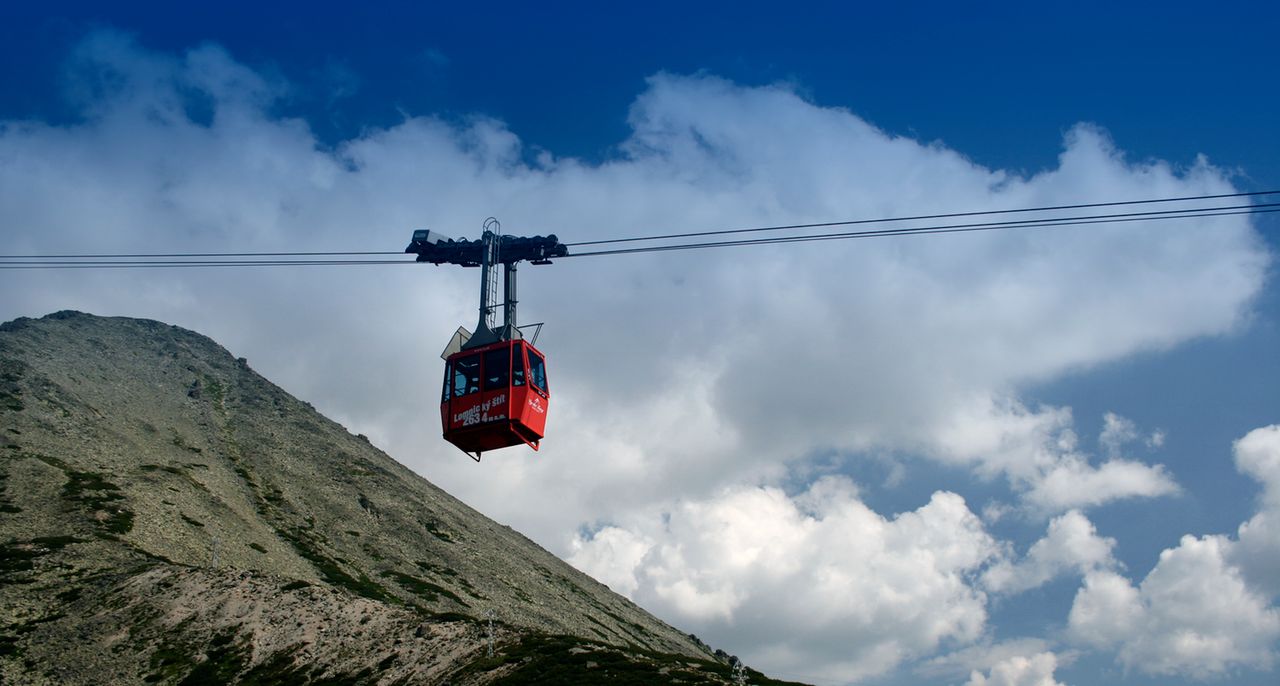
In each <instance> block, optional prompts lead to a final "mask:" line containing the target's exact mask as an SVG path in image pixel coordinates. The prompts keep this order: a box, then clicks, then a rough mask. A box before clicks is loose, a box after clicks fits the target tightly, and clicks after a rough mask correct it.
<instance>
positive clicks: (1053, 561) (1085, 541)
mask: <svg viewBox="0 0 1280 686" xmlns="http://www.w3.org/2000/svg"><path fill="white" fill-rule="evenodd" d="M1115 545H1116V541H1115V539H1113V538H1104V537H1102V536H1099V535H1098V532H1097V529H1095V528H1094V526H1093V522H1090V521H1089V519H1088V518H1087V517H1085V516H1084V515H1083V514H1081V513H1080V512H1078V511H1076V510H1072V511H1070V512H1068V513H1066V514H1064V515H1062V516H1060V517H1056V518H1054V519H1053V520H1052V521H1050V522H1049V530H1048V532H1047V533H1046V534H1045V536H1044V538H1041V539H1040V540H1038V541H1036V542H1035V543H1034V544H1032V546H1031V549H1030V550H1028V551H1027V554H1026V557H1025V558H1023V559H1022V560H1020V561H1017V562H1011V561H1008V560H1001V561H1000V562H999V563H997V564H994V565H992V566H991V567H990V568H988V569H987V570H986V572H984V573H983V577H982V581H983V585H984V586H985V587H986V588H987V589H989V590H991V591H995V592H999V593H1019V592H1021V591H1025V590H1027V589H1031V588H1035V587H1037V586H1040V585H1043V584H1045V583H1046V582H1048V581H1050V580H1052V579H1054V578H1056V577H1058V576H1060V575H1062V574H1064V573H1068V572H1074V573H1079V574H1082V575H1083V574H1086V573H1088V572H1090V571H1093V570H1096V569H1107V568H1110V567H1112V566H1114V565H1115V560H1114V559H1113V558H1112V550H1113V549H1114V548H1115Z"/></svg>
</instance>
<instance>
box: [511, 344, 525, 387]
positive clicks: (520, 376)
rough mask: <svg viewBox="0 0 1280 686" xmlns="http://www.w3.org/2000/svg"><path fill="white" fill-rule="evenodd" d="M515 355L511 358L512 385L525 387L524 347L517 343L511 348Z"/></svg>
mask: <svg viewBox="0 0 1280 686" xmlns="http://www.w3.org/2000/svg"><path fill="white" fill-rule="evenodd" d="M511 350H512V352H514V353H515V354H514V355H512V356H511V385H512V386H523V385H524V345H523V344H520V343H517V344H516V345H515V346H514V347H512V348H511Z"/></svg>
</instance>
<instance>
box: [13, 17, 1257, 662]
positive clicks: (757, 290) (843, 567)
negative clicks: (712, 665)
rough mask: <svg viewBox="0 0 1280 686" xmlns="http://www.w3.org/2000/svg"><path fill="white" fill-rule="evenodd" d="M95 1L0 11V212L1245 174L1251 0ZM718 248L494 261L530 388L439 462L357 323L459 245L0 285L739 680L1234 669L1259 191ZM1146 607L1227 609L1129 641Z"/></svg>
mask: <svg viewBox="0 0 1280 686" xmlns="http://www.w3.org/2000/svg"><path fill="white" fill-rule="evenodd" d="M104 7H105V6H99V5H88V4H86V5H83V6H82V5H77V4H75V3H62V4H59V5H57V6H56V8H55V9H49V8H46V7H42V8H39V9H37V8H35V7H20V8H16V9H12V10H10V12H9V14H10V17H11V19H12V20H11V21H6V22H4V24H3V26H0V174H2V175H3V176H0V179H3V181H2V182H0V213H2V214H0V216H3V217H4V225H5V227H6V229H5V232H6V234H8V236H9V237H10V239H11V240H7V241H6V242H7V243H9V244H11V245H14V246H18V247H19V248H21V249H29V250H48V251H53V250H58V251H74V250H76V249H79V248H80V247H81V246H84V247H85V248H89V247H92V248H93V249H101V250H102V251H106V252H111V251H120V252H128V251H135V250H148V251H149V250H168V249H175V250H185V249H192V250H195V249H207V250H220V249H222V250H238V249H261V250H269V249H297V247H298V246H299V245H301V244H303V243H304V242H305V243H306V244H307V245H308V246H315V247H317V248H318V247H320V246H323V247H326V248H332V249H351V250H366V249H375V250H376V249H391V250H396V249H399V248H400V247H402V244H403V243H404V242H405V239H406V238H407V236H408V235H409V232H410V231H411V229H412V228H416V227H419V226H423V225H430V226H431V227H432V228H438V229H440V230H442V231H444V232H445V233H446V234H452V235H469V236H473V235H474V234H475V233H476V232H477V229H478V227H479V224H480V222H481V221H482V220H483V218H484V217H486V216H488V215H491V214H494V215H497V216H499V217H500V218H501V219H502V220H503V223H504V226H507V227H509V228H508V230H511V231H513V232H516V233H543V232H546V231H555V232H557V233H559V234H560V235H561V236H562V238H564V239H566V240H569V241H572V240H586V239H589V238H591V237H596V236H619V235H634V234H643V233H651V232H665V231H668V230H680V229H715V228H725V227H729V226H743V225H762V224H770V223H783V222H790V221H821V220H832V219H855V218H864V217H871V216H885V215H895V214H897V215H906V214H917V213H921V212H935V211H943V212H944V211H959V210H968V209H973V208H978V207H1013V206H1026V205H1043V204H1055V203H1066V202H1080V201H1091V200H1110V199H1136V198H1145V197H1157V196H1161V195H1170V194H1172V195H1180V194H1181V195H1191V194H1197V193H1200V192H1216V191H1221V190H1223V189H1226V190H1236V191H1259V190H1275V189H1280V136H1278V135H1277V134H1276V132H1275V122H1276V117H1275V112H1276V111H1277V110H1278V109H1280V108H1278V107H1277V106H1278V105H1280V102H1278V101H1280V97H1278V96H1277V95H1276V92H1275V89H1274V88H1271V87H1270V86H1269V83H1270V80H1273V78H1274V74H1275V73H1276V67H1277V66H1280V64H1277V63H1278V62H1280V57H1277V51H1276V50H1275V48H1274V38H1273V36H1272V35H1271V34H1272V33H1273V32H1274V28H1275V27H1276V26H1277V19H1280V17H1278V16H1277V15H1278V14H1280V12H1278V11H1277V10H1276V9H1275V8H1274V7H1273V6H1270V5H1268V4H1265V3H1227V4H1225V5H1223V6H1220V7H1215V8H1214V9H1213V10H1207V9H1205V8H1204V7H1203V6H1202V5H1198V4H1192V3H1170V4H1166V5H1162V6H1161V7H1160V8H1159V9H1158V10H1157V9H1155V8H1154V7H1149V6H1146V5H1125V6H1119V7H1117V6H1113V5H1110V4H1103V3H1083V4H1073V5H1071V6H1065V5H1063V6H1045V5H1035V6H1023V5H1021V4H988V5H982V6H979V7H970V6H957V5H944V4H941V3H939V4H911V5H903V6H901V7H893V8H888V7H872V8H865V7H854V6H850V5H848V4H845V3H803V4H797V5H788V6H785V7H782V6H779V5H776V4H770V3H691V4H690V5H689V6H675V5H663V4H657V5H654V4H648V5H644V6H636V7H629V8H611V9H610V11H609V12H608V13H604V12H600V11H599V10H596V9H594V8H593V7H592V6H591V5H588V4H585V3H583V4H576V3H565V4H557V5H555V6H554V7H551V8H544V7H535V6H532V5H523V4H515V3H511V4H495V5H486V6H483V7H477V8H474V9H467V8H461V7H454V6H441V7H427V6H422V5H420V4H418V3H384V4H381V5H378V6H376V7H372V6H371V7H364V8H358V9H350V10H344V11H343V12H342V13H339V12H336V11H326V10H319V11H317V10H315V9H314V8H309V7H305V6H302V5H294V4H282V5H268V6H235V5H233V6H231V7H228V6H226V5H223V6H219V7H218V8H217V9H216V10H215V9H212V8H203V7H193V8H176V7H174V6H172V5H167V4H162V3H135V4H129V5H128V6H126V7H110V8H104ZM1200 156H1203V158H1204V160H1205V161H1198V160H1199V159H1200ZM5 186H8V188H7V189H6V188H5ZM1103 196H1106V197H1103ZM68 198H71V199H72V200H68ZM913 241H914V242H913ZM752 250H755V251H758V252H750V251H747V252H741V253H738V252H732V251H712V252H714V253H715V254H699V255H693V254H688V255H679V256H673V257H662V258H653V259H649V258H605V259H603V260H590V261H588V260H583V261H582V262H575V261H562V262H561V263H560V264H558V265H556V266H554V267H551V268H548V269H546V270H542V269H537V270H535V269H532V268H529V269H526V270H522V272H521V273H522V275H523V276H524V278H523V280H522V303H521V304H522V308H523V311H524V312H525V313H526V314H527V316H530V317H534V318H536V319H542V318H545V319H546V320H547V321H548V330H547V333H546V334H545V338H544V339H543V342H542V345H543V347H544V350H546V351H547V352H548V355H549V358H550V364H551V373H552V378H553V384H556V385H555V386H554V387H555V388H556V389H557V395H556V402H557V405H556V407H555V408H554V409H553V410H552V412H553V422H558V423H553V424H552V426H551V429H552V431H553V432H554V433H553V434H552V435H551V436H550V437H549V439H548V441H547V444H546V447H545V448H544V450H543V451H542V452H541V453H539V454H538V456H536V457H531V456H529V455H526V454H521V453H520V452H518V451H504V452H503V453H501V454H495V455H493V456H491V457H486V458H485V461H484V462H482V463H481V464H480V465H474V464H471V463H469V462H467V461H465V460H463V459H461V456H458V455H456V453H455V452H453V451H452V450H451V449H448V448H447V446H444V445H442V444H441V443H440V441H439V439H438V433H437V432H438V429H436V428H435V427H434V426H433V425H432V423H433V422H434V421H435V420H434V419H433V417H434V415H435V410H434V409H433V404H434V402H435V400H434V396H435V394H436V389H437V383H438V381H437V379H436V378H435V376H437V375H438V373H439V372H438V371H434V370H435V367H434V366H433V367H431V369H432V370H433V371H430V372H429V373H428V374H426V377H427V378H426V379H425V380H423V381H421V382H419V381H416V380H414V379H413V378H412V377H410V376H407V375H405V374H404V370H403V366H402V365H401V364H400V363H399V360H402V359H403V357H404V355H405V351H406V350H415V351H421V350H426V351H427V353H419V354H422V355H424V356H425V357H426V358H427V359H430V360H433V362H432V363H431V364H432V365H436V364H438V363H435V362H434V359H435V355H436V350H437V349H438V348H439V347H442V346H443V343H444V341H445V339H447V337H448V334H449V333H450V332H451V331H452V329H453V328H454V327H456V326H457V325H458V324H468V325H469V324H470V322H471V320H472V319H473V315H472V314H470V313H471V312H472V311H473V309H472V308H473V307H474V305H473V303H472V302H471V299H472V298H474V293H473V291H474V284H473V283H472V280H473V278H474V275H473V274H472V273H471V272H465V273H464V272H462V270H454V271H453V272H449V271H446V270H431V271H429V272H426V273H424V272H423V271H422V270H406V271H405V272H403V273H402V272H400V271H399V268H395V269H394V270H387V269H381V270H364V271H360V270H352V271H344V272H341V273H340V274H334V273H330V274H329V275H327V276H325V275H315V274H297V273H292V272H290V273H288V274H277V273H271V274H257V273H255V274H244V275H240V274H237V275H236V276H235V277H228V275H227V274H226V273H194V272H183V273H169V274H155V273H148V274H140V273H127V274H75V275H68V274H65V273H63V274H53V273H22V272H2V273H0V283H2V284H3V287H4V290H5V292H6V295H7V297H6V298H5V302H4V304H3V305H2V306H0V317H3V318H5V319H8V318H11V317H14V316H19V315H27V316H38V315H40V314H44V313H47V312H48V311H52V310H55V309H62V308H76V309H83V310H88V311H93V312H97V313H101V314H119V315H129V316H148V317H155V318H159V319H164V320H166V321H170V322H173V323H177V324H181V325H184V326H190V327H192V328H196V329H198V330H201V331H202V332H204V333H207V334H209V335H212V336H214V337H215V338H216V339H218V340H219V341H220V342H222V343H223V344H224V345H227V346H228V347H229V348H230V349H231V350H232V351H233V352H235V353H236V354H238V355H241V354H243V355H247V356H248V357H249V359H250V360H251V361H252V362H253V363H254V366H255V368H257V369H259V370H260V371H262V372H263V373H264V374H266V375H267V376H268V377H269V378H272V379H273V380H275V381H277V382H278V383H281V384H282V385H284V386H285V387H286V388H287V389H288V390H290V391H292V392H294V393H295V394H298V395H300V396H301V397H303V398H304V399H307V400H310V401H312V402H314V403H315V404H316V405H317V406H318V407H320V408H321V409H322V410H323V411H325V412H326V413H328V414H330V415H331V416H334V417H335V418H337V419H339V420H340V421H342V422H343V423H344V424H346V425H347V426H348V427H350V428H351V430H352V431H354V432H360V433H365V434H367V435H369V436H370V437H372V438H373V439H374V441H375V443H377V444H378V445H380V446H381V447H383V448H384V449H386V450H387V451H388V452H389V453H390V454H391V455H392V456H393V457H395V458H396V459H399V460H401V461H402V462H404V463H406V464H408V465H410V466H411V467H413V468H414V469H416V470H417V471H419V472H420V473H422V474H424V475H425V476H427V478H429V479H431V480H433V481H435V482H436V483H438V484H440V485H442V486H443V487H445V488H446V489H448V490H450V491H451V492H453V493H455V494H456V495H459V496H460V497H462V498H463V499H464V500H466V501H467V502H469V503H471V504H473V505H474V506H476V507H478V508H479V509H481V510H482V511H484V512H486V513H487V514H490V515H491V516H494V517H495V518H497V519H499V520H500V521H503V522H505V523H509V524H511V525H512V526H514V527H516V528H517V529H520V530H522V531H524V532H526V533H528V534H529V535H530V536H532V537H533V538H534V539H535V540H538V541H539V542H540V543H542V544H543V545H545V546H547V547H548V548H549V549H551V550H553V551H554V552H556V553H557V554H559V555H561V556H564V557H566V558H567V559H569V560H570V561H572V562H573V563H574V564H576V565H578V566H579V567H580V568H583V569H584V570H586V571H588V572H590V573H592V574H595V575H596V576H597V577H598V578H601V579H602V580H604V581H606V583H609V584H610V585H611V586H612V587H613V588H615V589H616V590H620V591H622V592H625V593H628V594H629V595H630V596H631V597H633V598H634V599H636V600H637V601H638V602H640V603H641V604H642V605H644V606H646V607H648V608H649V609H651V610H652V611H654V612H657V613H658V614H660V615H661V616H662V617H664V618H665V619H667V620H668V621H669V622H671V623H673V624H675V625H676V626H679V627H681V628H684V629H685V630H688V631H693V632H695V633H697V634H698V635H700V636H702V637H703V638H705V639H707V640H709V641H710V642H711V643H712V644H713V645H716V646H717V647H723V648H724V649H726V650H729V651H730V652H732V653H735V654H739V655H741V656H742V657H743V658H744V659H745V660H746V661H747V662H748V663H749V664H752V665H753V666H757V667H759V668H762V669H764V670H765V671H769V672H772V673H776V674H778V675H785V676H788V677H791V678H798V679H802V680H804V679H807V680H810V681H813V682H814V683H819V684H828V683H854V682H856V683H868V684H907V683H911V684H915V683H938V684H972V685H974V686H977V685H978V684H1024V683H1027V684H1029V683H1043V684H1051V683H1061V684H1111V683H1114V684H1128V683H1132V684H1146V683H1184V682H1185V683H1196V682H1199V681H1204V680H1208V681H1211V682H1212V681H1229V682H1231V683H1244V684H1254V683H1256V684H1263V683H1273V682H1274V680H1275V677H1276V671H1275V670H1276V667H1275V666H1274V665H1275V658H1276V655H1277V653H1276V651H1277V645H1276V640H1277V637H1280V611H1278V610H1277V608H1276V599H1277V598H1276V593H1277V591H1278V590H1280V589H1277V588H1275V587H1274V586H1275V584H1274V583H1269V582H1268V581H1267V578H1268V576H1270V578H1272V580H1274V578H1276V575H1275V574H1274V573H1273V572H1277V571H1280V566H1276V565H1277V564H1278V562H1277V561H1280V535H1278V534H1277V533H1276V532H1277V531H1280V504H1277V503H1280V466H1277V465H1280V447H1277V445H1276V444H1277V441H1278V440H1280V439H1277V438H1276V437H1275V435H1273V434H1274V433H1275V432H1268V431H1267V430H1266V429H1265V427H1268V426H1270V425H1273V424H1276V423H1277V422H1280V392H1277V390H1276V389H1277V388H1280V361H1278V359H1280V358H1278V356H1277V355H1276V354H1275V351H1276V350H1280V286H1278V285H1277V281H1276V279H1275V278H1274V273H1275V266H1274V255H1275V254H1277V253H1278V252H1280V222H1278V221H1277V220H1276V219H1274V218H1271V217H1270V216H1268V215H1259V216H1258V217H1254V218H1253V219H1251V220H1243V219H1242V220H1240V221H1234V220H1233V221H1229V222H1224V223H1221V224H1213V225H1204V226H1198V227H1194V228H1184V229H1178V230H1160V229H1158V228H1143V227H1138V228H1133V229H1112V230H1107V231H1101V232H1097V233H1088V232H1084V231H1081V232H1076V233H1070V234H1068V235H1065V236H1062V237H1056V236H1055V237H1045V238H1043V239H1042V238H1034V239H1029V240H1023V239H1020V238H1016V237H996V236H992V237H972V238H970V237H945V238H935V239H911V241H882V242H878V243H872V242H859V244H858V245H856V246H852V245H851V246H839V247H835V248H831V249H830V250H822V249H816V250H815V249H813V248H803V247H795V248H789V247H782V248H755V249H752ZM610 259H615V260H616V261H614V262H610V261H609V260H610ZM583 262H589V264H583ZM388 271H394V272H395V273H393V274H388V273H387V272H388ZM455 272H456V273H455ZM339 276H340V277H341V278H335V277H339ZM583 284H590V285H591V287H590V288H585V289H584V288H583V287H582V285H583ZM10 294H12V295H10ZM812 331H817V332H819V333H818V334H812V333H805V334H804V335H800V332H812ZM357 332H358V333H357ZM797 338H802V339H803V345H802V346H797ZM437 342H438V343H437ZM620 360H625V362H622V361H620ZM851 360H853V361H854V362H852V363H850V361H851ZM841 363H844V364H843V365H841ZM837 366H842V367H847V368H841V369H840V370H839V371H830V372H827V371H825V370H827V369H829V368H831V369H835V368H836V367H837ZM743 369H752V370H762V371H760V372H758V373H754V374H743V373H741V370H743ZM790 373H794V375H795V377H796V378H799V379H801V380H803V382H804V383H805V384H807V386H806V388H809V389H811V390H808V391H804V392H792V391H791V390H789V389H788V388H784V387H783V384H784V383H787V381H788V380H789V379H790V378H791V377H790V376H789V374H790ZM424 417H425V418H426V419H425V421H424V419H423V418H424ZM1251 432H1252V433H1251ZM1246 435H1248V436H1250V437H1251V438H1250V439H1249V440H1247V441H1244V442H1242V443H1241V444H1239V445H1238V446H1236V447H1234V448H1233V443H1234V442H1235V441H1237V440H1238V439H1242V438H1244V437H1245V436H1246ZM1277 435H1280V434H1277ZM1268 456H1270V457H1268ZM1244 523H1248V525H1247V526H1245V527H1244V528H1241V527H1242V524H1244ZM1188 535H1189V536H1191V537H1192V538H1191V539H1184V538H1183V537H1184V536H1188ZM1162 554H1163V556H1162ZM921 560H925V561H924V562H921ZM797 562H798V563H799V564H800V566H799V567H795V566H794V565H795V563H797ZM899 582H904V583H907V584H908V585H907V586H905V587H898V586H896V585H895V584H897V583H899ZM1197 584H1199V585H1201V586H1202V587H1203V589H1200V586H1197ZM1178 589H1182V590H1178ZM1198 589H1199V590H1198ZM1232 589H1235V590H1236V591H1238V592H1233V591H1232ZM780 594H785V595H788V596H791V595H794V598H792V601H793V602H791V603H789V604H784V603H780V602H777V601H776V598H777V596H779V595H780ZM887 598H898V599H899V600H898V601H897V602H899V604H896V605H895V604H894V603H892V602H889V601H888V600H886V599H887ZM923 608H928V609H929V611H928V612H926V611H924V610H923ZM1186 616H1194V617H1200V618H1202V619H1201V620H1198V621H1199V623H1196V622H1191V623H1190V624H1187V625H1186V626H1182V627H1179V626H1178V624H1177V620H1178V618H1179V617H1186ZM1117 618H1118V619H1117ZM1203 618H1208V619H1203ZM1121 620H1123V621H1121ZM1178 630H1182V631H1184V632H1186V635H1189V636H1200V637H1201V638H1204V637H1210V638H1216V639H1220V640H1221V641H1223V642H1224V643H1225V644H1227V645H1222V646H1216V647H1210V648H1205V649H1204V650H1202V651H1201V652H1198V653H1197V652H1195V651H1191V650H1185V651H1184V650H1181V649H1178V648H1177V647H1176V646H1174V645H1173V644H1170V643H1165V642H1162V641H1163V640H1165V638H1167V636H1168V635H1174V634H1176V632H1177V631H1178ZM1162 637H1164V638H1162ZM1208 643H1209V644H1212V643H1213V642H1212V641H1208ZM1036 679H1040V681H1036ZM1045 679H1050V681H1045Z"/></svg>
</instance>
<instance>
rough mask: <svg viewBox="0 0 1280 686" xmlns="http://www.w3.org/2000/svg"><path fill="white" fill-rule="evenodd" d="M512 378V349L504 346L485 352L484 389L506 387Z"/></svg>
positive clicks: (493, 389)
mask: <svg viewBox="0 0 1280 686" xmlns="http://www.w3.org/2000/svg"><path fill="white" fill-rule="evenodd" d="M510 380H511V349H510V348H507V347H506V346H503V347H501V348H498V349H497V350H490V351H489V352H487V353H485V354H484V390H486V391H496V390H498V389H500V388H506V387H507V383H508V382H509V381H510Z"/></svg>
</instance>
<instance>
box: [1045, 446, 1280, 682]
mask: <svg viewBox="0 0 1280 686" xmlns="http://www.w3.org/2000/svg"><path fill="white" fill-rule="evenodd" d="M1235 454H1236V464H1237V466H1238V467H1239V468H1240V470H1241V471H1242V472H1244V473H1246V474H1249V475H1250V476H1253V477H1254V478H1256V479H1258V480H1259V481H1260V482H1262V484H1263V498H1262V504H1263V507H1262V511H1261V512H1260V513H1259V514H1258V515H1257V516H1255V517H1253V518H1252V519H1250V520H1249V521H1248V522H1246V523H1245V524H1244V525H1242V526H1241V527H1240V530H1239V539H1238V540H1232V539H1231V538H1229V537H1227V536H1202V537H1195V536H1184V537H1183V538H1182V540H1181V541H1180V543H1179V545H1178V547H1176V548H1171V549H1168V550H1165V551H1164V552H1162V553H1161V554H1160V559H1159V561H1158V562H1157V564H1156V566H1155V568H1154V569H1152V570H1151V572H1150V573H1149V574H1148V575H1147V576H1146V578H1144V579H1143V580H1142V582H1141V583H1139V584H1137V585H1136V586H1135V585H1134V584H1133V583H1131V582H1130V581H1129V580H1128V579H1126V578H1125V577H1123V576H1122V575H1121V574H1119V573H1118V572H1116V571H1113V570H1110V569H1105V568H1097V569H1094V570H1093V571H1090V572H1088V573H1087V574H1086V575H1085V580H1084V585H1083V587H1082V588H1081V589H1080V591H1079V592H1078V593H1077V594H1076V597H1075V600H1074V602H1073V604H1072V607H1071V613H1070V616H1069V619H1068V630H1069V633H1070V634H1071V635H1072V636H1073V637H1074V638H1075V639H1076V640H1077V641H1079V642H1080V643H1081V644H1084V645H1090V646H1093V647H1097V648H1108V649H1115V650H1116V651H1117V656H1118V658H1119V660H1120V661H1121V662H1122V663H1124V664H1125V665H1126V666H1127V667H1129V668H1133V669H1136V670H1139V671H1142V672H1146V673H1150V674H1162V675H1174V674H1178V675H1190V676H1192V677H1195V678H1209V677H1214V676H1221V675H1223V674H1227V673H1230V672H1231V671H1232V670H1234V669H1236V668H1238V667H1249V668H1256V669H1269V668H1271V667H1272V666H1273V665H1274V664H1275V661H1276V655H1277V654H1276V641H1277V640H1280V609H1277V608H1276V607H1274V606H1273V605H1271V603H1270V601H1269V598H1270V597H1271V596H1272V595H1274V594H1275V583H1276V582H1275V574H1274V571H1275V569H1276V567H1275V566H1274V565H1275V561H1276V559H1277V558H1278V557H1280V541H1278V540H1277V539H1276V538H1275V537H1274V529H1273V528H1270V527H1272V523H1273V522H1274V521H1275V520H1274V518H1273V517H1274V512H1275V510H1274V507H1275V506H1276V505H1277V500H1276V486H1277V484H1280V478H1278V477H1280V426H1269V427H1265V428H1262V429H1257V430H1254V431H1252V432H1250V433H1249V434H1248V435H1246V436H1245V437H1244V438H1242V439H1240V440H1239V441H1237V442H1236V443H1235ZM1251 581H1253V582H1256V583H1251Z"/></svg>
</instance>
